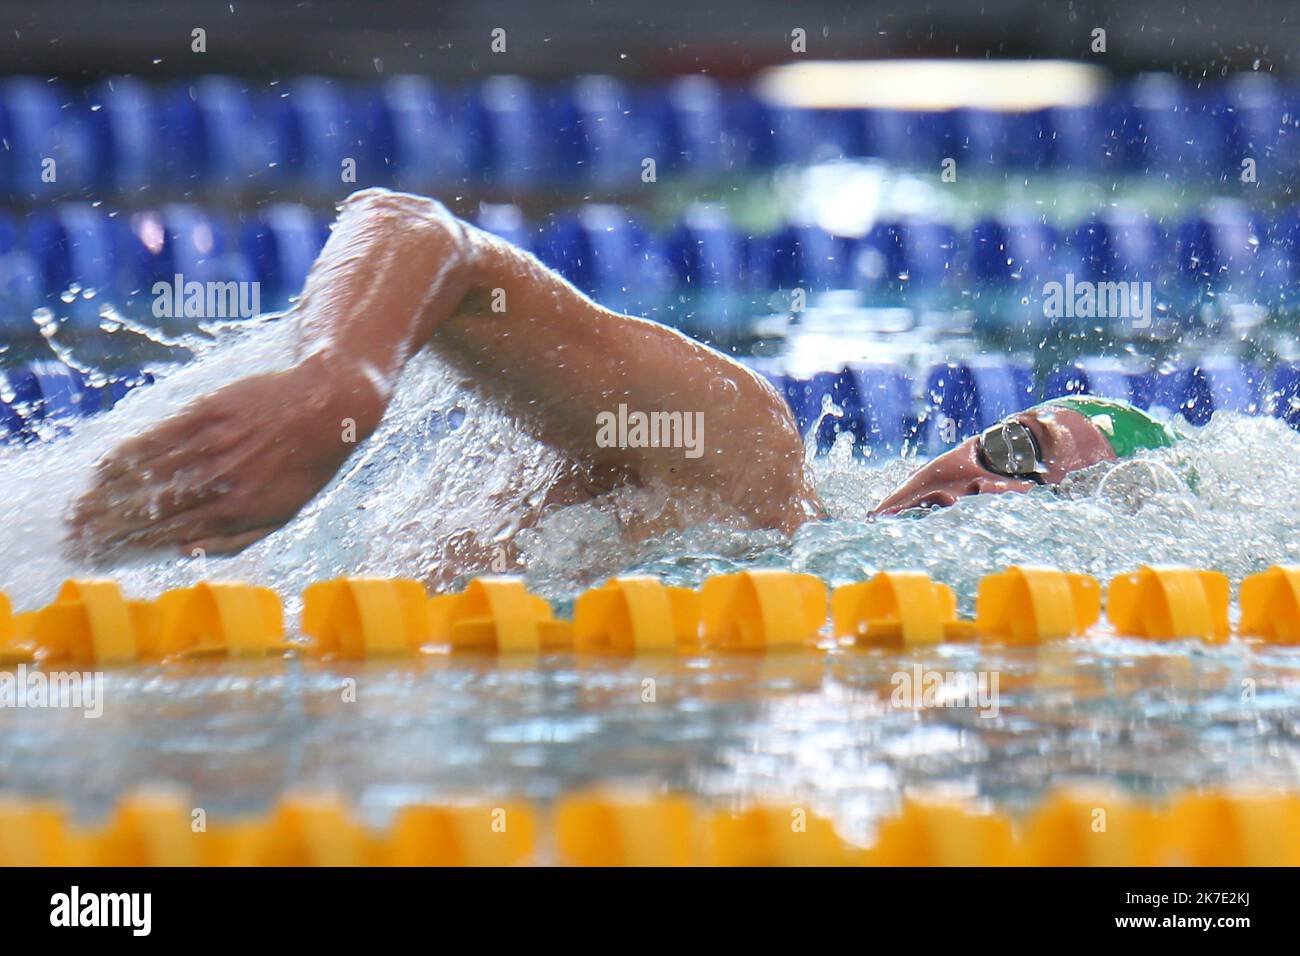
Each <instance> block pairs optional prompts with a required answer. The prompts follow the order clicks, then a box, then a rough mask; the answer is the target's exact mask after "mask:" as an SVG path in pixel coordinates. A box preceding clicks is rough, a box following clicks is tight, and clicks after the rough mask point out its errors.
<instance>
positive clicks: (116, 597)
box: [0, 566, 1300, 665]
mask: <svg viewBox="0 0 1300 956" xmlns="http://www.w3.org/2000/svg"><path fill="white" fill-rule="evenodd" d="M1104 597H1105V605H1106V619H1107V622H1108V623H1109V627H1110V630H1111V631H1113V632H1114V633H1116V634H1119V635H1123V636H1130V637H1138V638H1145V639H1148V640H1156V641H1168V640H1186V639H1199V640H1202V641H1206V642H1210V643H1220V642H1223V641H1225V640H1227V639H1228V638H1229V637H1231V636H1232V633H1233V632H1232V629H1231V628H1230V627H1229V618H1228V607H1229V599H1230V588H1229V583H1228V579H1227V577H1226V576H1224V575H1222V574H1220V573H1218V572H1216V571H1201V570H1197V569H1194V568H1183V567H1156V566H1148V567H1143V568H1141V569H1139V570H1138V571H1136V572H1134V573H1132V574H1124V575H1120V576H1118V577H1116V578H1114V579H1113V580H1112V581H1111V582H1110V585H1109V587H1108V588H1107V589H1106V591H1105V595H1104ZM1102 603H1103V593H1102V587H1101V585H1100V584H1099V582H1098V581H1097V580H1096V579H1095V578H1092V577H1089V576H1088V575H1085V574H1070V573H1066V572H1063V571H1058V570H1056V569H1053V568H1038V567H1011V568H1008V569H1007V570H1005V571H1002V572H999V573H996V574H990V575H988V576H986V577H985V578H984V579H983V580H982V581H981V582H980V586H979V593H978V596H977V600H976V611H975V619H974V620H961V619H960V618H959V616H958V613H957V600H956V596H955V595H954V593H953V591H952V589H951V588H949V587H948V586H946V585H944V584H940V583H938V582H936V581H933V580H931V579H930V578H929V577H928V576H927V575H925V574H923V573H921V572H919V571H882V572H880V573H879V574H877V575H875V576H874V577H872V578H871V579H870V580H868V581H864V582H861V583H856V584H846V585H842V586H840V587H838V588H835V589H834V591H833V592H832V593H831V594H830V595H829V597H828V594H827V588H826V585H825V584H823V583H822V581H821V580H820V579H818V578H817V577H815V576H813V575H809V574H797V573H792V572H788V571H777V570H750V571H742V572H739V573H736V574H723V575H716V576H714V577H711V578H708V579H706V580H705V582H704V584H703V585H702V586H701V587H700V588H699V590H691V589H688V588H680V587H670V586H667V585H665V584H663V583H662V582H661V581H659V580H658V579H656V578H653V577H648V576H627V577H618V578H614V579H612V580H610V581H607V582H606V583H605V584H602V585H601V586H600V587H596V588H592V589H591V590H589V591H587V592H585V593H584V594H582V595H581V596H579V598H578V599H577V602H576V603H575V605H574V613H573V620H572V621H566V620H559V619H557V618H556V617H555V615H554V613H553V612H552V610H551V607H550V605H549V604H548V603H547V602H546V600H545V599H543V598H541V597H539V596H537V595H535V594H532V593H530V592H529V591H528V589H527V588H526V587H525V585H524V582H523V581H522V579H519V578H510V577H483V578H477V579H475V580H474V581H471V582H470V584H469V585H468V586H467V587H466V589H465V590H464V591H462V592H460V593H458V594H445V595H435V596H433V597H430V596H428V595H427V594H426V592H425V590H424V587H423V585H421V584H420V583H419V582H417V581H412V580H402V579H390V578H364V577H356V578H338V579H335V580H331V581H321V582H318V583H316V584H312V585H310V586H309V587H308V588H307V589H306V590H305V591H304V592H303V613H302V626H301V630H302V633H303V634H304V635H305V636H306V638H307V640H308V643H306V644H297V643H292V642H286V640H285V627H284V621H283V613H282V609H281V604H280V599H279V597H278V596H277V595H276V594H275V592H274V591H272V590H270V589H268V588H262V587H255V586H252V585H248V584H241V583H221V582H205V583H202V584H199V585H196V586H194V587H190V588H180V589H177V590H172V591H168V592H166V593H164V594H163V595H162V596H161V597H159V598H158V599H157V600H155V601H139V600H132V599H129V598H127V597H125V596H124V595H123V594H122V591H121V588H120V587H119V586H118V584H117V583H116V582H114V581H111V580H98V579H76V580H70V581H67V582H65V583H64V585H63V587H62V588H60V590H59V592H58V595H57V596H56V597H55V600H54V601H53V602H52V603H51V604H49V605H47V606H45V607H43V608H40V609H39V610H36V611H29V612H26V613H21V614H14V613H13V610H12V606H11V604H10V601H9V599H8V598H7V597H6V596H5V595H3V594H0V665H3V664H6V663H15V662H39V663H51V664H52V663H64V662H66V663H93V664H104V665H111V664H126V663H132V662H146V663H149V662H159V661H169V660H175V659H184V658H191V657H196V656H228V657H249V656H254V657H256V656H264V655H266V654H272V653H280V654H283V653H285V652H288V651H297V652H301V653H305V654H308V655H312V656H319V657H326V658H352V659H357V658H367V657H379V656H400V655H411V654H417V653H421V652H423V651H426V650H431V649H438V648H441V649H444V650H451V651H468V652H475V653H489V654H501V655H537V654H542V653H548V652H555V651H573V652H576V653H582V654H588V653H589V654H620V655H635V654H663V653H668V654H674V653H702V652H749V653H753V652H773V651H790V650H804V649H813V648H816V649H829V648H832V647H836V646H850V647H867V648H871V647H882V648H918V647H925V646H931V645H936V644H941V643H945V642H952V641H970V640H979V641H982V642H988V643H995V644H1011V645H1033V644H1039V643H1042V642H1045V641H1052V640H1058V639H1062V638H1070V637H1078V636H1084V635H1087V634H1089V633H1090V632H1092V630H1093V628H1094V627H1095V626H1096V625H1098V623H1099V622H1100V620H1101V610H1102ZM1240 604H1241V622H1240V624H1239V626H1238V628H1237V630H1236V633H1237V635H1238V636H1240V637H1243V638H1249V639H1251V640H1255V641H1260V642H1263V643H1274V644H1292V645H1294V644H1300V567H1280V566H1275V567H1272V568H1270V569H1269V570H1267V571H1264V572H1262V573H1260V574H1255V575H1251V576H1249V577H1247V578H1246V579H1245V581H1244V582H1243V583H1242V587H1241V593H1240ZM828 614H829V619H828Z"/></svg>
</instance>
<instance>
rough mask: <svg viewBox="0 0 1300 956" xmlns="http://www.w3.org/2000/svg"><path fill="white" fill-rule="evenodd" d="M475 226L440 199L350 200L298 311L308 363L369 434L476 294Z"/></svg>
mask: <svg viewBox="0 0 1300 956" xmlns="http://www.w3.org/2000/svg"><path fill="white" fill-rule="evenodd" d="M469 229H470V227H468V226H466V225H465V224H464V223H462V222H461V221H460V220H458V219H456V217H455V216H453V215H451V213H449V212H448V211H447V210H446V209H445V208H444V207H443V206H442V205H441V204H440V203H437V202H435V201H434V200H432V199H425V198H423V197H419V196H412V195H407V194H403V193H392V192H388V191H386V190H380V189H368V190H364V191H362V192H358V193H355V194H353V195H352V196H351V197H349V198H348V200H347V202H346V203H345V205H344V207H343V210H342V212H341V213H340V215H339V218H338V221H337V222H336V224H335V226H334V229H333V231H332V233H331V234H330V238H329V241H328V242H327V243H326V244H325V248H324V249H323V250H322V251H321V254H320V257H319V258H318V259H317V260H316V263H315V265H314V266H313V267H312V270H311V274H310V275H309V276H308V278H307V282H306V285H305V287H304V289H303V294H302V297H301V299H300V301H299V303H298V305H297V311H298V312H299V314H300V316H301V323H302V324H301V328H302V332H301V336H302V338H301V342H300V349H301V360H302V361H304V362H311V363H312V364H318V365H320V367H321V371H322V373H324V374H328V375H330V376H331V377H332V378H334V379H337V380H338V381H339V383H340V385H342V386H345V387H346V388H348V389H349V390H350V392H351V393H352V396H353V398H354V399H355V405H356V411H357V414H356V415H355V416H354V417H355V418H356V420H357V423H358V426H359V427H360V428H361V429H362V430H363V432H364V433H366V434H368V433H369V432H370V431H372V430H373V428H374V426H375V425H377V424H378V419H379V417H380V416H381V415H382V413H383V409H384V408H385V407H387V404H388V401H389V399H390V398H391V397H392V392H393V388H394V386H395V385H396V381H397V378H398V375H399V374H400V373H401V370H402V366H403V365H405V364H406V361H407V360H408V359H409V358H410V357H411V356H412V355H413V354H414V353H415V352H416V351H417V350H418V349H419V348H420V347H421V346H422V345H423V344H424V343H425V342H426V341H428V339H429V337H430V335H432V333H433V331H434V329H436V328H437V326H438V324H439V323H441V322H442V321H443V320H444V319H446V318H447V316H449V315H451V314H452V313H453V312H454V311H455V310H456V309H457V307H458V306H459V305H460V303H461V301H462V300H463V299H464V298H465V295H466V293H467V292H468V291H469V288H470V285H471V275H472V271H473V270H472V265H473V258H474V250H473V248H472V242H471V239H470V234H469Z"/></svg>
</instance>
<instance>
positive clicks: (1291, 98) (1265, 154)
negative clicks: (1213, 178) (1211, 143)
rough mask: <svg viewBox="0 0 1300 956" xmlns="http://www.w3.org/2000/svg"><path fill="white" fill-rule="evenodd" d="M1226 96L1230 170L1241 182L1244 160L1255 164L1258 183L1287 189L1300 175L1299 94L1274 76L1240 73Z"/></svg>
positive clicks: (1234, 77)
mask: <svg viewBox="0 0 1300 956" xmlns="http://www.w3.org/2000/svg"><path fill="white" fill-rule="evenodd" d="M1225 95H1226V98H1227V102H1228V108H1229V109H1230V111H1231V122H1232V139H1231V143H1232V148H1231V154H1230V157H1229V164H1228V165H1229V172H1230V173H1231V174H1232V175H1233V176H1235V177H1236V179H1237V181H1239V182H1240V181H1241V175H1242V161H1243V160H1244V159H1248V158H1249V159H1253V160H1254V162H1255V182H1256V183H1258V184H1259V185H1260V186H1261V187H1263V188H1265V189H1277V188H1285V187H1287V186H1288V185H1291V184H1294V183H1295V182H1296V180H1297V179H1298V178H1300V97H1297V94H1296V91H1295V90H1294V89H1292V88H1291V87H1289V86H1287V85H1284V84H1283V83H1282V82H1281V81H1279V80H1278V79H1277V78H1276V77H1273V76H1269V75H1266V74H1263V73H1244V74H1237V75H1235V76H1233V77H1232V79H1231V80H1229V81H1228V83H1227V88H1226V90H1225Z"/></svg>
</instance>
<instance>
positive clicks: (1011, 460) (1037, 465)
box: [976, 419, 1047, 485]
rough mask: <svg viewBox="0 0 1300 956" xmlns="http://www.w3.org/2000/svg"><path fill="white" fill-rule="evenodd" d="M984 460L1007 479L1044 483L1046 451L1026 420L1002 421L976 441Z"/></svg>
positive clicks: (996, 472)
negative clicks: (1043, 451) (1024, 421)
mask: <svg viewBox="0 0 1300 956" xmlns="http://www.w3.org/2000/svg"><path fill="white" fill-rule="evenodd" d="M976 447H977V448H978V449H979V456H980V462H981V463H982V464H983V465H984V467H985V468H987V469H988V470H989V471H991V472H993V473H994V474H996V475H1002V476H1004V477H1006V478H1020V479H1022V480H1027V481H1035V482H1037V483H1038V484H1040V485H1041V484H1043V472H1044V471H1046V470H1047V469H1046V468H1044V467H1043V453H1042V450H1041V449H1040V448H1039V447H1038V439H1036V438H1035V437H1034V433H1033V432H1031V431H1030V430H1029V428H1028V426H1026V425H1025V424H1024V423H1023V422H1018V421H1016V420H1015V419H1008V420H1007V421H1003V422H998V423H997V424H996V425H994V426H993V427H991V428H987V429H985V430H984V431H983V432H982V433H981V434H980V436H979V438H978V439H977V440H976Z"/></svg>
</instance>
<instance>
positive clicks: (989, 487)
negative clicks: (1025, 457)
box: [966, 475, 1010, 495]
mask: <svg viewBox="0 0 1300 956" xmlns="http://www.w3.org/2000/svg"><path fill="white" fill-rule="evenodd" d="M1009 490H1010V489H1009V488H1007V483H1006V482H1005V481H999V480H997V479H996V478H990V477H988V476H987V475H981V476H980V477H978V478H975V479H973V480H972V481H971V482H970V484H968V485H967V486H966V494H967V495H997V494H1001V493H1002V492H1004V491H1009Z"/></svg>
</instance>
